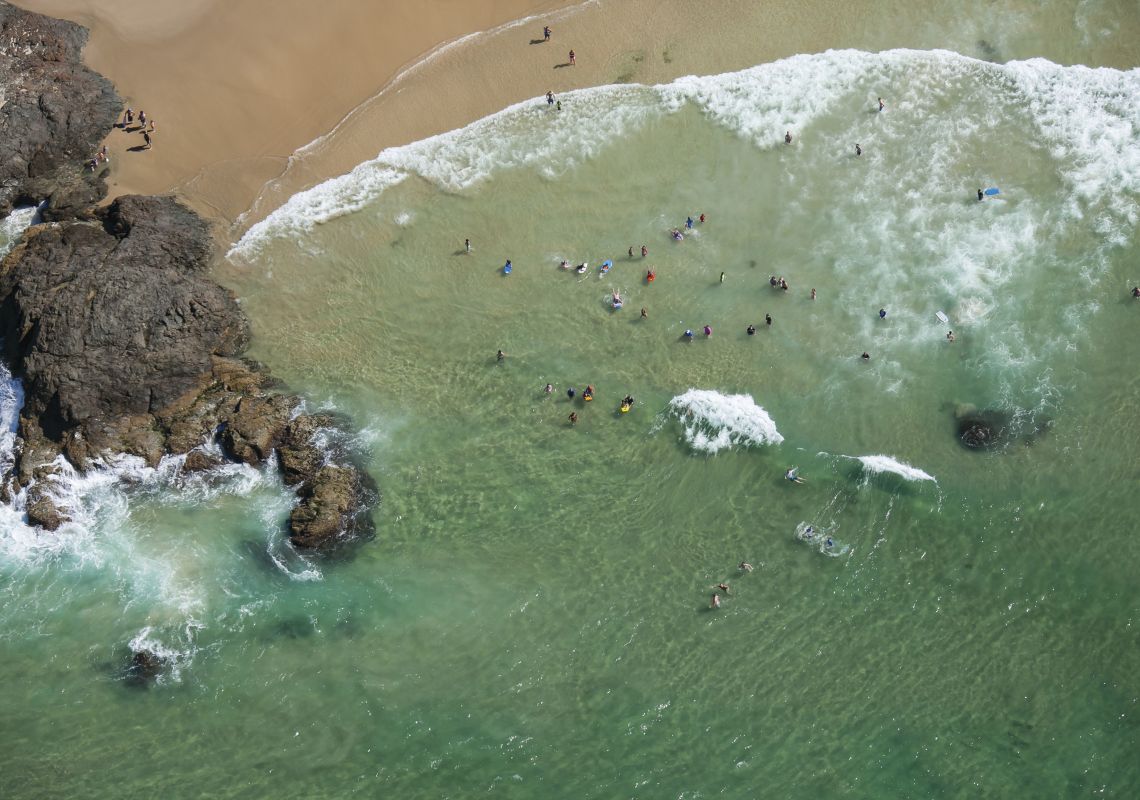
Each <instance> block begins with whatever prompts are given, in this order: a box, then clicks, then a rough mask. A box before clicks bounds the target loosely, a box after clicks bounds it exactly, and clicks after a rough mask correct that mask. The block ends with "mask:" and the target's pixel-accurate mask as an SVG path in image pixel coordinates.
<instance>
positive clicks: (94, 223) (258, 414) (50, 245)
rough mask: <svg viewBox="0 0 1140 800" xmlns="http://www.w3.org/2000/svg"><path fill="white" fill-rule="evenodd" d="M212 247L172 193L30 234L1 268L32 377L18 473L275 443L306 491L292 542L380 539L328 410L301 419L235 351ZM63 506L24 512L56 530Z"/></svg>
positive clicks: (234, 327) (240, 457) (121, 202)
mask: <svg viewBox="0 0 1140 800" xmlns="http://www.w3.org/2000/svg"><path fill="white" fill-rule="evenodd" d="M209 256H210V238H209V231H208V230H207V227H206V225H205V223H204V222H203V221H202V220H201V219H200V218H199V217H198V216H197V215H195V214H194V213H193V212H191V211H189V210H188V209H186V208H184V207H183V206H181V205H179V204H178V203H177V202H176V201H175V200H173V199H172V198H164V197H122V198H119V199H117V200H115V202H114V203H112V204H111V205H110V206H108V207H107V208H105V209H101V210H100V211H98V212H97V214H96V217H95V219H93V220H87V221H74V222H70V223H58V222H57V223H49V224H45V225H40V226H36V227H33V228H31V229H30V230H29V231H28V233H27V234H26V235H25V237H24V240H23V241H22V242H21V243H20V244H19V245H18V246H17V247H16V248H15V249H14V250H13V251H12V252H11V253H10V254H9V255H8V257H7V258H5V259H4V261H3V262H0V337H3V339H4V345H5V350H6V357H7V359H8V361H9V363H10V364H11V365H12V367H13V372H14V374H16V375H18V376H20V377H21V378H22V379H23V381H24V395H25V398H24V408H23V411H22V413H21V419H20V430H19V436H20V447H19V450H18V453H17V462H16V465H15V470H14V472H15V477H16V479H17V481H18V482H19V483H20V484H21V485H24V486H27V485H29V484H30V483H32V482H33V481H35V480H39V479H42V478H44V477H45V476H46V475H47V474H49V473H50V471H51V470H52V469H54V467H53V464H52V462H53V461H54V460H55V459H56V458H57V457H58V455H60V454H61V453H62V454H63V455H64V456H66V458H67V459H68V460H69V461H70V462H71V463H72V464H74V465H75V466H76V467H77V468H79V469H81V470H82V469H88V468H90V467H91V466H92V464H93V462H94V461H95V460H97V459H100V458H104V457H106V456H108V455H112V454H119V453H129V454H132V455H136V456H139V457H141V458H143V459H144V460H145V461H146V462H147V463H148V464H150V465H154V464H156V463H158V461H159V459H160V458H162V456H163V455H166V454H169V453H187V452H190V451H191V450H193V449H194V448H196V447H198V446H199V445H201V444H202V443H203V442H205V441H217V442H219V443H220V444H221V446H222V449H223V450H224V452H225V453H226V455H227V456H228V457H230V458H232V459H234V460H235V461H241V462H244V463H246V464H250V465H254V466H258V465H262V464H265V463H266V462H267V461H268V460H269V459H270V457H271V456H272V455H273V453H274V452H279V453H280V461H281V464H282V474H283V476H284V479H285V482H286V483H287V484H288V485H290V486H293V487H295V488H296V491H297V493H298V496H299V498H300V502H299V504H298V505H297V507H296V508H295V509H294V511H293V514H292V516H291V518H290V522H289V532H290V536H291V538H292V540H293V542H294V543H295V544H296V545H298V546H300V547H307V548H313V547H324V546H327V545H329V544H332V543H334V542H338V541H341V540H343V539H346V538H353V537H355V536H359V535H360V534H366V533H369V532H370V528H369V524H370V519H371V516H370V514H368V513H367V509H368V508H369V507H370V506H371V504H372V502H373V500H374V498H375V491H374V489H373V487H372V485H371V483H370V482H369V480H368V478H367V476H366V475H365V474H364V473H363V471H362V470H360V469H359V468H358V467H357V466H355V465H353V464H352V463H350V461H349V460H348V459H346V458H344V454H343V453H339V454H334V453H332V452H331V451H329V450H327V449H323V448H322V447H321V446H320V445H319V444H318V442H317V440H316V439H317V434H318V432H320V431H322V430H324V429H326V428H328V427H330V426H331V425H332V424H333V421H332V420H331V419H330V418H329V417H327V416H325V415H306V414H300V413H298V410H299V405H300V401H299V400H298V399H297V398H296V397H292V396H290V395H287V394H283V393H281V392H280V391H279V386H278V384H277V382H276V381H274V380H273V379H272V378H271V377H270V376H269V374H268V372H267V371H266V370H265V369H264V368H263V367H261V366H260V365H258V364H256V363H254V362H250V361H246V360H243V359H241V358H239V354H240V353H241V352H242V351H243V350H244V349H245V347H246V345H247V343H248V340H249V326H248V324H247V322H246V320H245V317H244V315H243V314H242V313H241V309H240V308H239V306H238V304H237V300H236V299H235V298H234V296H233V294H232V293H231V292H229V291H228V290H226V289H224V288H222V287H221V286H219V285H217V284H216V283H214V282H213V281H211V280H210V279H209V277H208V276H207V274H206V268H207V265H208V262H209ZM194 468H199V469H201V468H205V464H204V463H201V458H198V457H194V458H193V459H192V460H190V461H188V463H187V465H186V467H185V469H188V470H190V469H194ZM53 509H54V507H48V506H46V505H45V506H43V507H42V508H41V506H39V505H37V506H36V516H35V517H34V518H33V517H32V509H31V507H29V519H31V520H32V521H33V522H36V523H38V524H43V525H45V527H46V526H47V525H48V524H56V525H58V524H59V522H61V521H62V518H60V519H59V520H58V521H57V520H56V519H55V517H53V516H52V513H51V512H52V511H53ZM41 512H42V513H41Z"/></svg>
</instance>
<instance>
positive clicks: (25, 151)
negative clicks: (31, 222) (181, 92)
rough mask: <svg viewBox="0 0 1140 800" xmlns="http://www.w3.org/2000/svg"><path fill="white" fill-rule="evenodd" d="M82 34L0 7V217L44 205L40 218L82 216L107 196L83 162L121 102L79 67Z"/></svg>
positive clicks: (102, 81) (62, 24)
mask: <svg viewBox="0 0 1140 800" xmlns="http://www.w3.org/2000/svg"><path fill="white" fill-rule="evenodd" d="M86 42H87V31H86V29H84V28H82V27H80V26H79V25H76V24H74V23H71V22H65V21H63V20H59V19H52V18H50V17H44V16H41V15H39V14H32V13H30V12H27V11H24V10H22V9H19V8H16V7H14V6H11V5H8V4H7V3H3V2H0V217H3V216H5V215H6V214H7V213H8V212H9V211H10V210H11V209H12V207H13V206H14V205H31V204H38V203H39V202H40V201H42V200H45V199H46V200H49V202H48V207H47V208H46V209H45V210H44V215H45V218H48V219H58V218H66V217H74V216H77V215H79V214H83V213H87V211H88V210H89V208H90V206H91V205H92V204H93V203H95V202H97V201H98V200H99V199H100V198H102V197H103V196H104V195H105V194H106V188H105V186H104V184H103V182H102V181H103V177H102V175H101V174H96V173H95V172H91V171H88V170H87V169H86V167H85V164H86V162H87V161H88V160H89V159H90V158H92V157H93V156H94V155H95V151H96V150H97V149H98V147H99V143H100V142H101V141H102V140H103V138H104V137H105V136H106V135H107V134H108V133H109V132H110V131H111V127H112V126H113V125H114V124H115V120H116V118H117V117H118V115H119V111H120V110H121V109H122V101H121V100H120V99H119V96H118V95H117V94H116V93H115V88H114V87H113V86H112V85H111V82H110V81H108V80H107V79H106V78H104V77H103V76H102V75H99V74H98V73H95V72H92V71H91V70H90V69H88V68H87V67H86V66H84V65H83V63H82V61H81V54H82V50H83V46H84V45H85V44H86Z"/></svg>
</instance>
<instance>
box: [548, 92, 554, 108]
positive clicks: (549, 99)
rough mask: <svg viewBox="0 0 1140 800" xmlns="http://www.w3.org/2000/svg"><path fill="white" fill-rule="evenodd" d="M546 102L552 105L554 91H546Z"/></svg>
mask: <svg viewBox="0 0 1140 800" xmlns="http://www.w3.org/2000/svg"><path fill="white" fill-rule="evenodd" d="M546 104H547V105H548V106H552V105H554V92H547V93H546Z"/></svg>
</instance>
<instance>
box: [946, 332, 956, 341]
mask: <svg viewBox="0 0 1140 800" xmlns="http://www.w3.org/2000/svg"><path fill="white" fill-rule="evenodd" d="M946 341H948V342H952V341H954V331H946Z"/></svg>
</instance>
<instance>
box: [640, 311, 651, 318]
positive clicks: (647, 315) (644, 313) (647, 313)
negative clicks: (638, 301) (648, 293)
mask: <svg viewBox="0 0 1140 800" xmlns="http://www.w3.org/2000/svg"><path fill="white" fill-rule="evenodd" d="M641 318H642V319H649V309H648V308H643V309H641Z"/></svg>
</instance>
